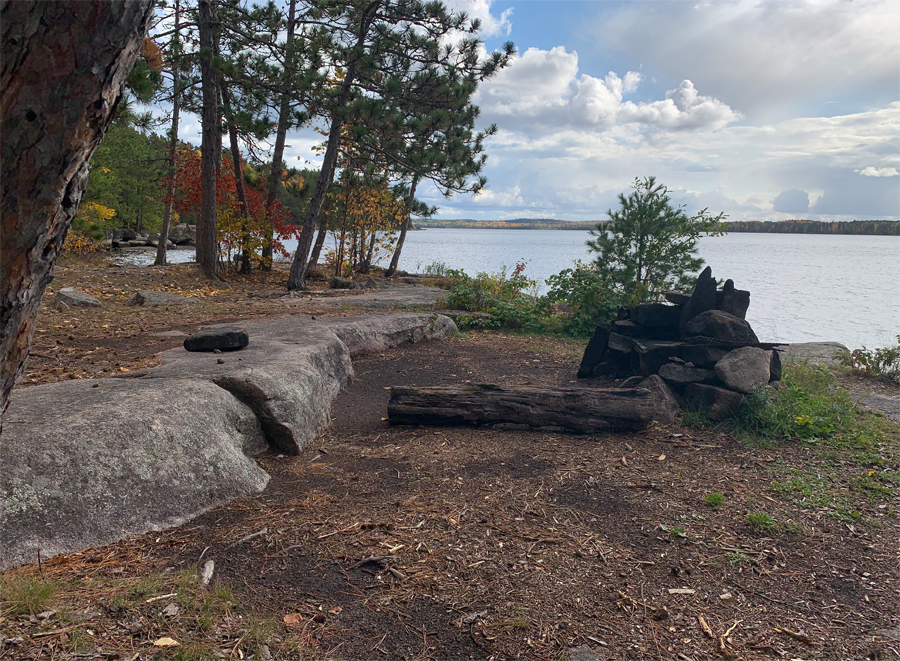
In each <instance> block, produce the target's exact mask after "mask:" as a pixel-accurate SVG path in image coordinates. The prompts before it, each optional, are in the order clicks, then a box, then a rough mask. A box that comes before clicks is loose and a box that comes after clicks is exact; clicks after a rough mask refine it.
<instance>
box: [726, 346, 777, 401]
mask: <svg viewBox="0 0 900 661" xmlns="http://www.w3.org/2000/svg"><path fill="white" fill-rule="evenodd" d="M771 362H772V356H771V352H769V351H766V350H765V349H759V348H757V347H741V348H740V349H735V350H734V351H729V352H728V355H726V356H725V357H724V358H722V360H720V361H719V362H718V363H716V376H717V377H719V378H720V379H721V380H722V383H724V384H725V386H726V387H727V388H729V389H730V390H736V391H737V392H743V393H751V392H753V389H754V388H758V387H759V386H764V385H766V384H767V383H768V382H769V365H770V364H771Z"/></svg>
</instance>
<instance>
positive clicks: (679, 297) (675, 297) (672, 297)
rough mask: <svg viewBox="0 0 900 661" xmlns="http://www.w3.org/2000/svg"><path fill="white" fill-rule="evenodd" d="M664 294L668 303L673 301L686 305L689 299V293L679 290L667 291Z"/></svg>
mask: <svg viewBox="0 0 900 661" xmlns="http://www.w3.org/2000/svg"><path fill="white" fill-rule="evenodd" d="M665 296H666V300H667V301H669V303H674V304H675V305H687V303H688V301H689V300H691V295H690V294H685V293H684V292H680V291H667V292H666V294H665Z"/></svg>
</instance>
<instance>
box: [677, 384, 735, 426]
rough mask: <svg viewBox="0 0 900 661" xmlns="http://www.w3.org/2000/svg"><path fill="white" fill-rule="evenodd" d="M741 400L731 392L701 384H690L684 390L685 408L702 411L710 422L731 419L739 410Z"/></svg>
mask: <svg viewBox="0 0 900 661" xmlns="http://www.w3.org/2000/svg"><path fill="white" fill-rule="evenodd" d="M743 398H744V397H743V395H741V394H740V393H737V392H734V391H733V390H725V388H717V387H716V386H709V385H705V384H702V383H691V384H688V386H687V387H686V388H685V389H684V402H685V406H687V407H688V408H692V409H696V410H699V411H703V412H704V413H706V416H707V417H708V418H709V419H710V420H725V419H727V418H730V417H732V416H733V415H734V414H735V413H737V412H738V409H740V408H741V401H742V400H743Z"/></svg>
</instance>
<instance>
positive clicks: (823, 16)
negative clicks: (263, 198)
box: [184, 0, 900, 220]
mask: <svg viewBox="0 0 900 661" xmlns="http://www.w3.org/2000/svg"><path fill="white" fill-rule="evenodd" d="M445 1H446V4H448V5H451V6H452V7H453V8H455V9H458V10H463V11H466V12H468V13H469V15H470V16H472V17H477V18H479V19H481V21H482V34H481V36H482V38H483V39H484V41H485V45H486V47H487V48H488V49H489V50H493V49H496V48H500V47H501V45H502V44H503V43H504V42H505V41H512V42H513V43H515V45H516V48H517V54H516V56H515V57H514V59H513V61H512V63H511V65H510V66H509V67H508V68H506V69H504V70H503V71H501V72H500V73H499V74H498V75H497V76H496V77H495V78H493V79H492V80H490V81H488V82H486V83H484V84H482V85H481V87H480V88H479V90H478V93H477V98H476V102H477V104H478V105H479V107H480V108H481V124H482V126H487V125H489V124H492V123H494V124H496V125H497V126H498V131H497V133H496V135H494V136H493V137H492V138H490V139H489V140H488V141H487V143H486V151H487V153H488V162H487V165H486V168H485V170H484V174H485V175H486V176H487V177H488V186H487V188H486V189H485V190H484V191H483V192H482V193H481V194H479V195H477V196H472V195H458V196H454V197H453V198H451V199H449V200H448V199H446V198H444V197H442V196H441V195H440V193H439V192H438V191H437V190H436V189H428V188H425V189H424V190H422V189H420V195H419V196H420V198H422V199H423V200H424V201H426V202H429V203H431V204H435V205H437V206H438V207H439V212H438V214H437V215H438V217H441V218H474V219H485V220H487V219H508V218H522V217H533V218H561V219H568V220H595V219H602V218H605V217H606V210H607V209H609V208H614V207H616V206H617V204H618V203H617V196H618V194H619V193H622V192H626V193H627V192H628V190H629V188H630V186H631V184H632V182H634V180H635V179H636V178H643V177H647V176H651V175H652V176H655V177H656V178H657V180H658V181H659V182H661V183H663V184H665V185H666V186H667V187H668V189H669V193H670V196H671V198H672V201H673V203H675V204H679V205H684V206H685V208H686V210H687V211H688V212H689V213H695V212H696V211H698V210H700V209H702V208H708V209H709V211H710V212H713V213H719V212H724V213H725V214H726V215H727V216H728V218H729V219H730V220H785V219H792V218H809V219H816V220H854V219H900V2H897V0H694V1H691V0H662V1H656V0H628V1H613V0H609V1H607V0H583V1H571V0H445ZM186 128H187V127H186ZM184 137H186V138H187V139H191V138H190V137H189V136H187V135H185V136H184ZM318 142H321V137H320V136H317V135H315V134H309V133H303V134H293V135H291V136H289V147H288V148H287V150H286V155H287V157H288V158H289V159H291V160H290V161H289V162H290V163H294V164H295V165H296V166H298V167H302V166H304V165H306V163H305V162H306V161H308V162H309V163H311V164H315V163H317V162H319V161H318V159H317V157H316V156H315V155H314V154H313V153H312V152H311V147H312V146H313V145H314V144H316V143H318Z"/></svg>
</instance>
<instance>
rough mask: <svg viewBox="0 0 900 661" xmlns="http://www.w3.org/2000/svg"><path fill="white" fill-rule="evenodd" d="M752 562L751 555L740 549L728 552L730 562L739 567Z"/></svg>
mask: <svg viewBox="0 0 900 661" xmlns="http://www.w3.org/2000/svg"><path fill="white" fill-rule="evenodd" d="M749 563H750V556H749V555H747V554H745V553H741V552H740V551H732V552H731V553H729V554H728V564H729V565H731V566H732V567H734V568H735V569H737V568H738V567H741V566H743V565H746V564H749Z"/></svg>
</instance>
